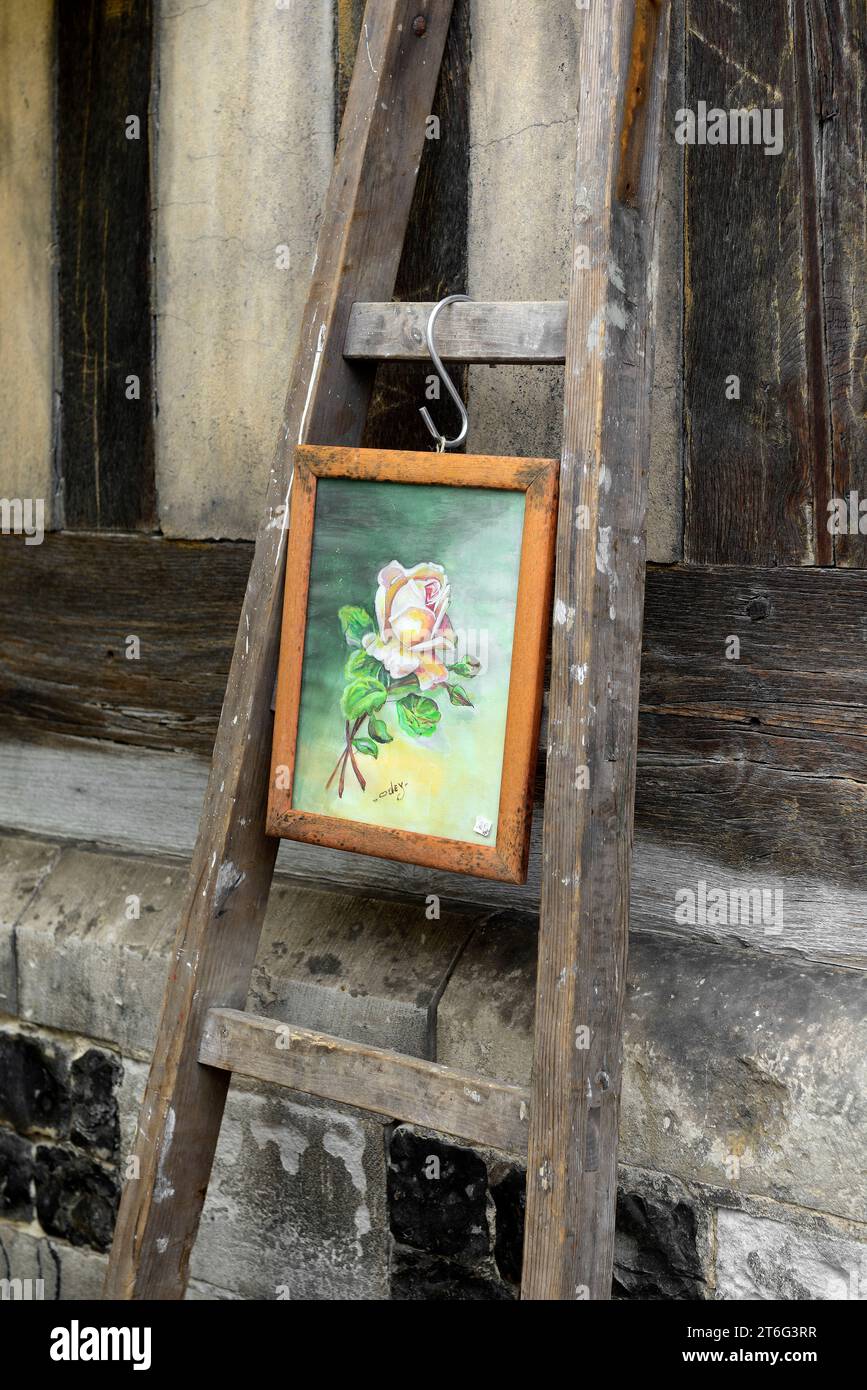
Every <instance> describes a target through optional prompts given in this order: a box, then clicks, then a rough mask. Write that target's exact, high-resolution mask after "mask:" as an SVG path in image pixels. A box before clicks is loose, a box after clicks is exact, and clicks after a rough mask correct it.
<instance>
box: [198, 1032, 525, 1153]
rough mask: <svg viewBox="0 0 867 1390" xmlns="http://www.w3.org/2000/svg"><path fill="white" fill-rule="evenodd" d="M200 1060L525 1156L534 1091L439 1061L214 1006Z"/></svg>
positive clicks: (203, 1040) (222, 1068) (240, 1073)
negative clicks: (410, 1055) (448, 1065)
mask: <svg viewBox="0 0 867 1390" xmlns="http://www.w3.org/2000/svg"><path fill="white" fill-rule="evenodd" d="M199 1061H200V1062H202V1063H203V1064H204V1065H205V1066H207V1067H219V1068H220V1069H221V1070H223V1071H231V1072H237V1073H238V1074H239V1075H241V1076H249V1077H252V1078H254V1079H255V1080H256V1081H270V1082H276V1084H277V1085H280V1086H288V1087H289V1088H290V1089H291V1090H293V1091H303V1092H305V1093H306V1094H308V1095H312V1096H321V1097H323V1098H324V1099H325V1100H331V1101H337V1102H339V1103H340V1104H343V1105H352V1106H355V1107H357V1108H358V1109H361V1110H372V1111H373V1112H374V1113H375V1114H377V1115H386V1116H388V1118H389V1119H398V1120H404V1121H406V1122H407V1123H408V1124H415V1125H423V1126H425V1127H426V1128H428V1129H436V1130H441V1131H443V1132H444V1133H446V1134H452V1135H454V1136H455V1137H457V1138H459V1139H469V1140H471V1141H472V1142H473V1143H475V1144H486V1145H489V1146H490V1147H491V1148H494V1149H503V1150H505V1151H506V1152H507V1153H515V1154H524V1153H526V1150H527V1133H528V1121H529V1110H530V1093H529V1091H528V1090H526V1089H525V1088H524V1087H523V1086H510V1085H506V1084H505V1083H504V1082H502V1081H489V1080H487V1079H486V1078H484V1077H480V1076H473V1075H472V1074H471V1073H469V1072H462V1071H454V1070H453V1069H452V1068H451V1067H446V1066H441V1065H440V1064H439V1063H438V1062H428V1061H425V1060H423V1059H422V1058H419V1057H406V1056H404V1055H403V1054H402V1053H400V1052H390V1051H386V1050H385V1049H383V1048H378V1047H368V1046H367V1045H366V1044H365V1043H356V1042H348V1041H346V1040H345V1039H344V1038H333V1037H331V1036H330V1035H329V1034H328V1033H316V1032H313V1031H312V1030H311V1029H309V1028H297V1027H295V1026H294V1025H292V1024H288V1023H281V1022H279V1020H277V1019H273V1018H259V1017H257V1016H256V1015H255V1014H247V1013H242V1012H240V1011H239V1010H237V1009H209V1010H208V1013H207V1015H206V1017H205V1026H204V1030H203V1033H202V1040H201V1043H200V1045H199Z"/></svg>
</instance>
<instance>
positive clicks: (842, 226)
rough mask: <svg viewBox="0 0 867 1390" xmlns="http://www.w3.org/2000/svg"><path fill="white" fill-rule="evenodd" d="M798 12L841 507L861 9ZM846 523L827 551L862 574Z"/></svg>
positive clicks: (825, 2)
mask: <svg viewBox="0 0 867 1390" xmlns="http://www.w3.org/2000/svg"><path fill="white" fill-rule="evenodd" d="M799 13H800V14H801V16H802V19H801V30H800V32H801V34H802V35H803V48H804V52H803V55H802V58H801V60H802V62H803V63H804V64H806V65H807V75H808V79H809V81H808V83H807V84H805V86H806V90H805V93H804V98H805V99H804V101H803V102H802V104H801V110H802V113H804V116H805V117H806V119H805V123H804V124H805V130H806V132H807V133H808V135H809V137H810V138H811V139H812V141H813V151H812V163H811V166H810V171H811V173H812V175H813V178H814V180H815V183H814V187H815V194H814V198H815V208H814V211H815V222H814V226H815V227H816V229H817V233H818V235H817V238H816V253H817V255H818V259H819V274H820V276H821V285H820V291H821V313H822V322H823V330H824V361H823V370H824V371H825V372H826V373H827V389H828V393H829V397H830V417H831V450H832V457H833V461H834V495H835V497H836V498H840V499H845V500H846V501H847V503H848V502H849V501H850V499H851V498H852V494H853V493H857V495H858V500H859V503H867V410H865V399H867V275H865V273H864V264H865V259H867V245H865V226H867V151H865V142H864V131H865V130H867V9H865V6H864V4H863V0H807V3H806V4H804V3H803V0H799ZM800 56H801V55H799V57H800ZM805 106H806V108H807V109H806V111H805V110H804V108H805ZM853 519H854V513H853V512H852V511H851V509H850V526H849V528H848V529H847V530H846V531H845V532H844V533H843V534H842V535H837V536H835V537H834V554H835V559H836V563H837V564H838V565H851V566H858V567H860V568H862V569H863V568H864V567H865V566H867V505H865V510H864V513H863V515H862V516H859V517H858V518H857V520H855V522H854V525H853V524H852V522H853ZM820 520H821V521H822V522H823V523H824V520H825V518H824V517H822V518H820Z"/></svg>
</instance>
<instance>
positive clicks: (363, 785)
mask: <svg viewBox="0 0 867 1390" xmlns="http://www.w3.org/2000/svg"><path fill="white" fill-rule="evenodd" d="M349 761H350V762H351V763H352V771H353V772H354V773H355V775H356V777H357V778H358V781H359V783H360V785H361V790H362V791H366V790H367V783H366V782H365V780H364V778H363V777H362V775H361V772H360V770H359V767H358V763H357V762H356V761H355V750H354V749H353V747H352V744H351V743H350V745H349Z"/></svg>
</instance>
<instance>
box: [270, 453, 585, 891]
mask: <svg viewBox="0 0 867 1390" xmlns="http://www.w3.org/2000/svg"><path fill="white" fill-rule="evenodd" d="M557 477H558V464H557V462H556V461H555V460H552V459H518V458H489V457H473V456H469V455H448V454H430V453H418V454H416V453H397V452H395V453H388V452H381V451H379V450H369V449H343V448H325V447H312V446H308V445H304V446H299V447H298V448H297V449H296V452H295V472H294V476H293V482H292V510H291V519H290V523H289V537H288V550H287V571H286V573H287V581H286V590H285V598H284V607H283V628H282V639H281V650H280V664H279V673H278V681H277V703H276V715H275V726H274V746H273V757H272V766H271V781H270V787H269V798H268V827H267V828H268V832H269V834H272V835H278V836H282V837H284V838H286V839H290V840H303V841H306V842H308V843H311V844H318V845H328V846H330V847H331V848H334V849H343V850H354V851H356V852H358V853H361V854H370V855H375V856H378V857H380V858H384V859H395V860H403V861H406V862H409V863H413V864H420V865H425V866H428V867H431V868H437V869H449V870H453V871H456V872H459V873H467V874H474V875H477V876H479V877H482V878H492V879H502V880H505V881H507V882H511V883H522V882H524V880H525V879H526V874H527V856H528V847H529V835H530V819H531V814H532V796H533V778H534V773H535V766H536V757H537V750H538V738H539V721H540V716H541V709H542V683H543V677H544V663H545V651H546V645H547V640H548V628H549V622H550V610H551V590H552V575H553V561H554V537H555V530H556V517H557Z"/></svg>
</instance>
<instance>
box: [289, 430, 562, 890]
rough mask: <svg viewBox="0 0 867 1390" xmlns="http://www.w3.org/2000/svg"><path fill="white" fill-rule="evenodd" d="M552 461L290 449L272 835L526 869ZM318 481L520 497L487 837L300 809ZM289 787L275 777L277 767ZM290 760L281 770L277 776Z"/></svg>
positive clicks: (518, 879)
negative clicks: (299, 756)
mask: <svg viewBox="0 0 867 1390" xmlns="http://www.w3.org/2000/svg"><path fill="white" fill-rule="evenodd" d="M558 471H559V464H558V462H557V460H555V459H521V458H491V457H488V456H486V455H479V456H472V455H465V454H459V455H454V454H452V455H449V454H439V455H437V454H430V453H427V454H425V453H397V452H395V453H389V452H384V451H381V450H378V449H345V448H332V447H314V446H311V445H299V446H298V447H297V448H296V450H295V472H294V475H293V479H292V510H291V519H290V524H289V540H288V549H287V556H286V575H287V583H286V590H285V595H284V600H283V628H282V638H281V651H280V664H279V670H278V678H277V706H276V716H275V724H274V744H273V754H272V761H271V778H270V783H269V795H268V818H267V830H268V834H269V835H277V836H281V837H282V838H284V839H289V840H303V841H305V842H306V843H308V844H315V845H327V846H329V847H330V848H332V849H342V850H352V851H355V852H356V853H360V854H369V855H374V856H375V857H377V858H380V859H396V860H400V861H404V862H406V863H411V864H421V865H424V866H426V867H428V868H434V869H449V870H452V871H454V872H457V873H465V874H474V875H476V876H477V877H479V878H492V879H502V880H504V881H506V882H509V883H523V882H524V881H525V879H526V877H527V858H528V854H529V843H530V819H531V814H532V804H533V777H534V772H535V765H536V753H537V748H538V739H539V722H540V719H541V713H542V684H543V677H544V662H545V651H546V646H547V640H548V629H549V623H550V613H551V597H552V585H553V570H554V539H555V534H556V526H557V496H558ZM319 478H362V479H368V480H370V481H372V482H393V483H426V484H438V485H440V486H446V487H473V488H478V487H483V488H494V489H500V490H502V491H515V492H523V493H525V495H526V502H525V508H524V530H523V536H522V543H521V561H520V568H519V573H518V597H517V604H516V609H515V631H516V634H517V633H519V634H520V641H516V643H515V645H514V647H513V652H512V666H511V672H510V679H509V702H508V709H507V714H506V733H505V740H504V745H503V768H502V780H501V785H500V804H499V812H498V819H497V834H496V843H495V844H494V845H484V844H478V845H476V844H471V843H469V842H465V841H462V840H452V839H446V838H444V837H441V836H435V835H424V834H420V833H418V832H416V831H411V830H400V829H393V828H391V827H386V826H376V825H367V824H364V823H363V822H361V821H353V820H344V819H342V818H340V817H338V816H323V815H320V814H318V813H316V812H312V811H300V810H297V809H296V808H295V807H293V805H292V785H293V782H294V772H295V753H296V743H297V737H298V719H299V713H300V704H301V674H302V665H303V659H304V646H305V642H304V636H305V629H306V620H307V597H308V590H309V583H310V562H311V555H312V549H313V529H314V521H315V511H316V486H317V479H319ZM278 768H280V769H282V770H283V775H282V777H281V780H282V781H283V782H288V788H287V787H285V786H284V787H278V786H277V780H276V779H277V769H278ZM286 769H288V777H287V776H286V771H285V770H286Z"/></svg>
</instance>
